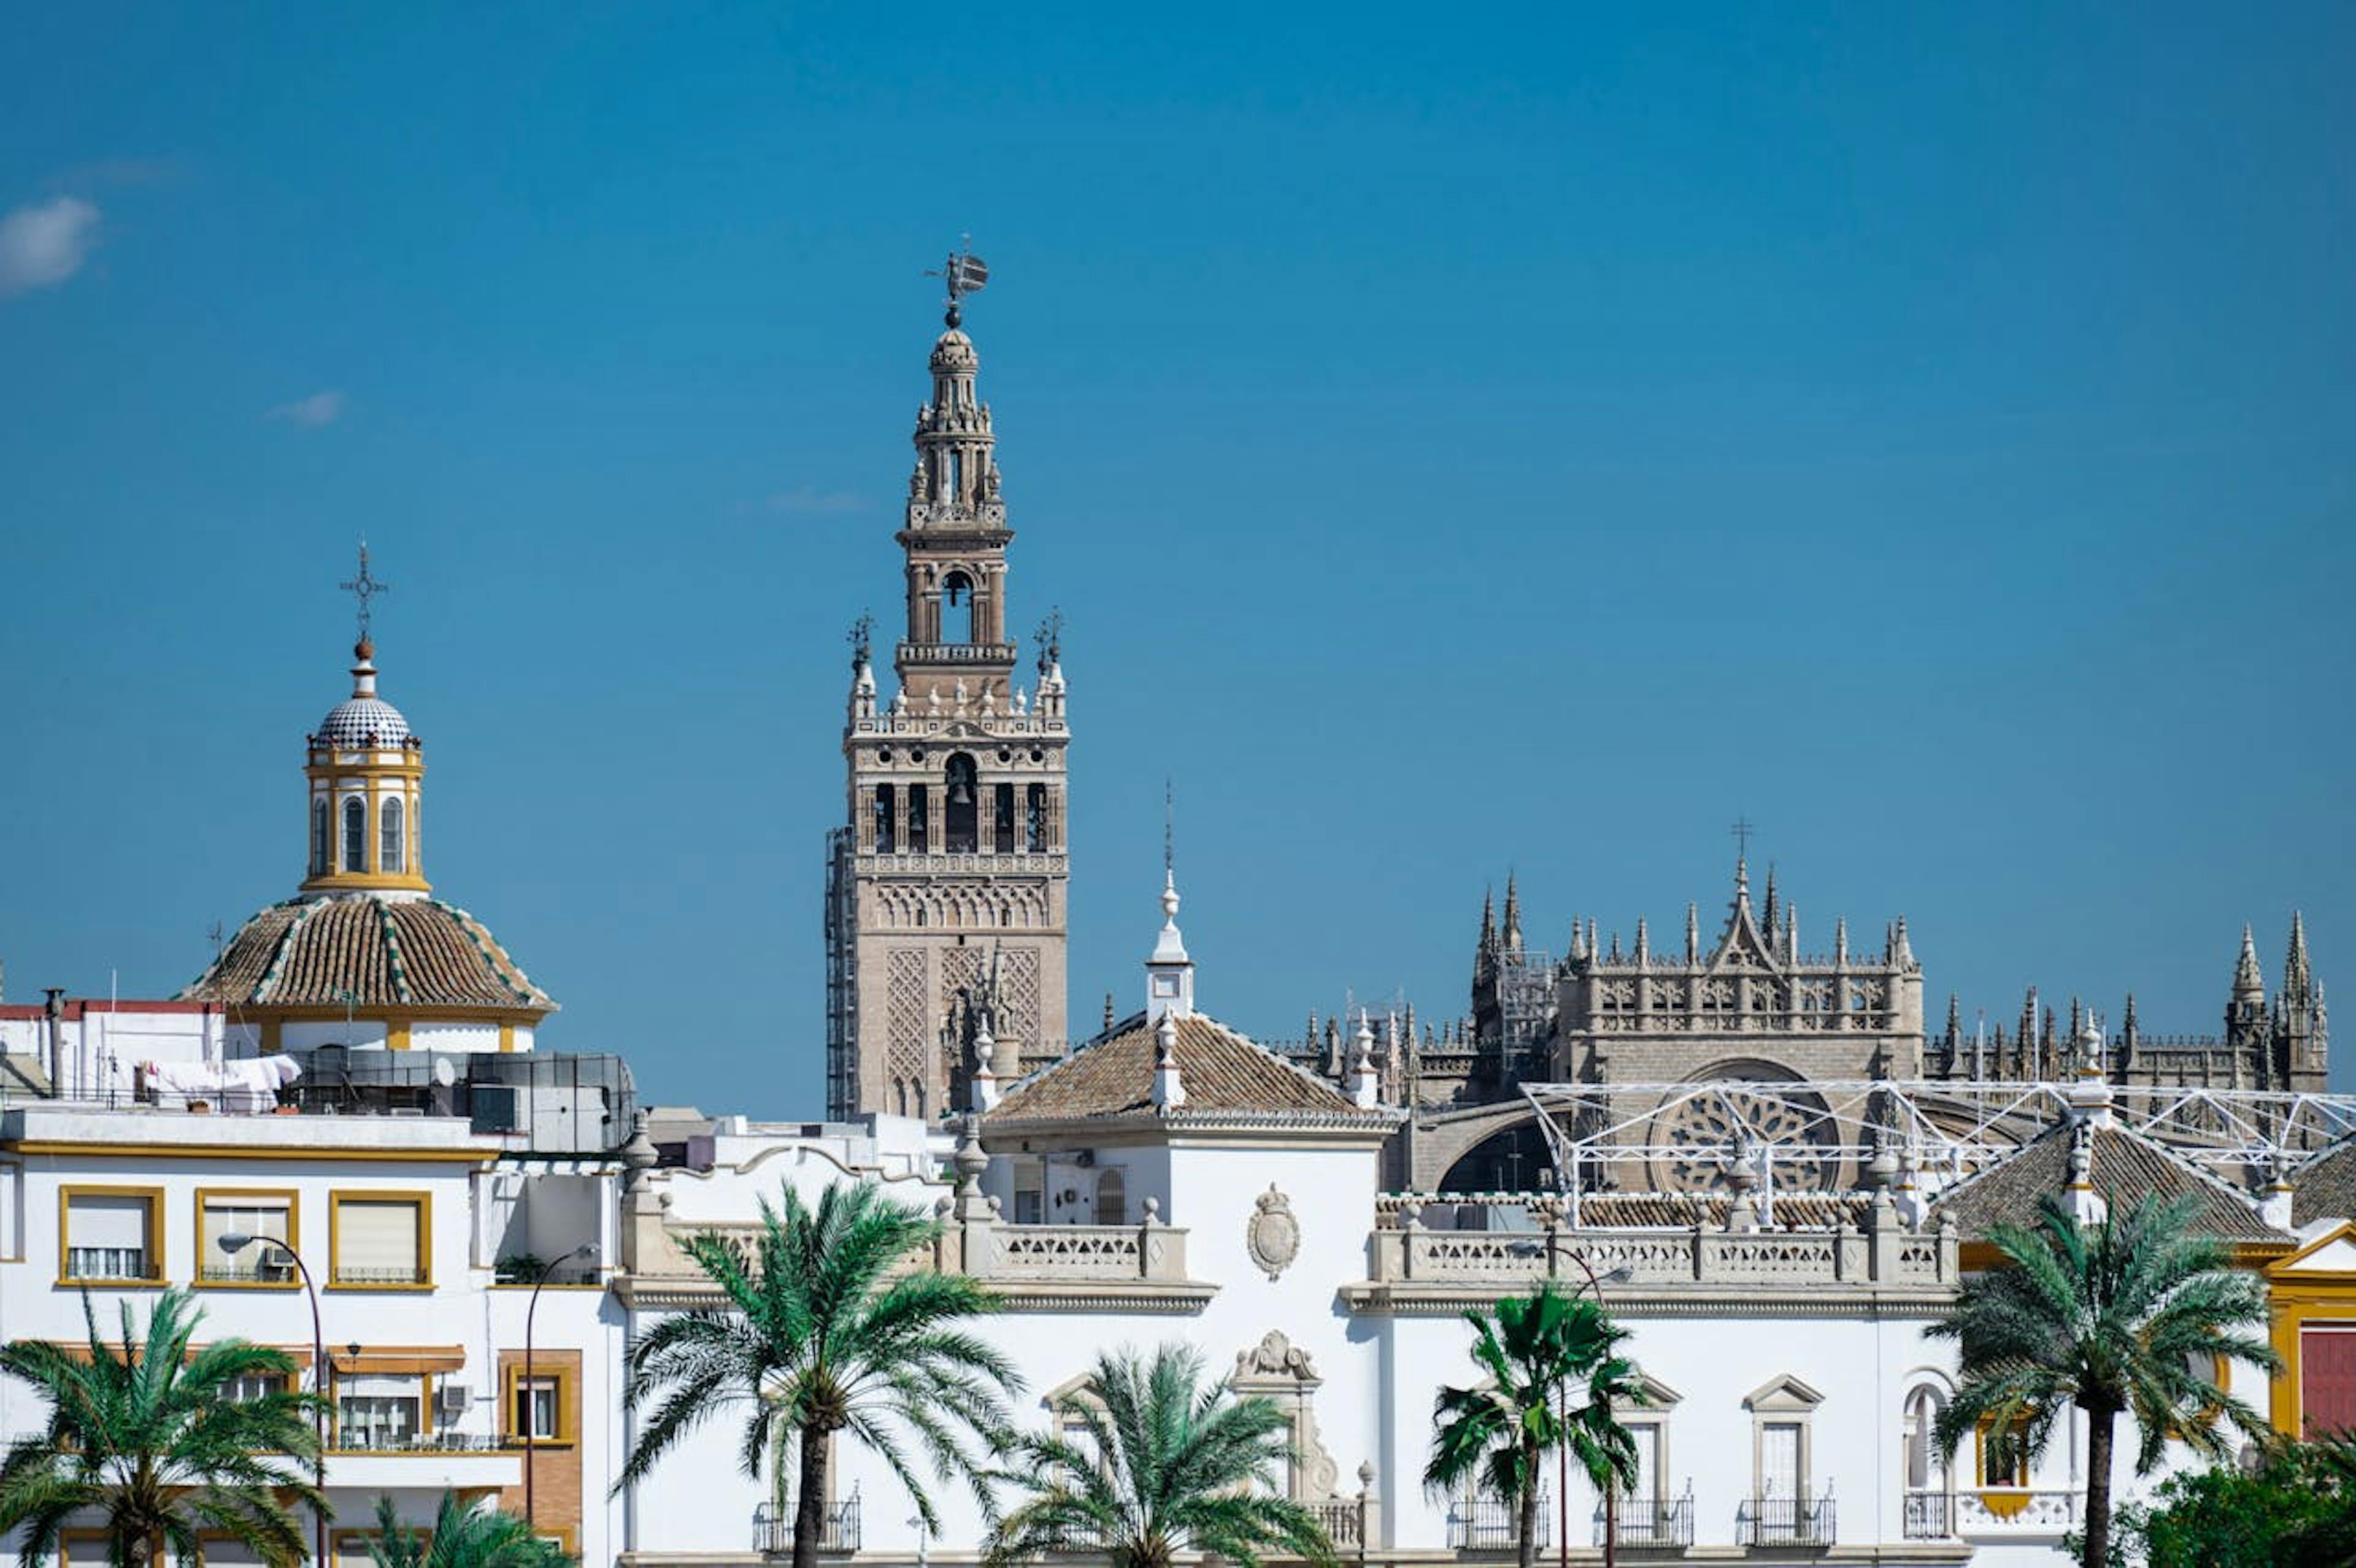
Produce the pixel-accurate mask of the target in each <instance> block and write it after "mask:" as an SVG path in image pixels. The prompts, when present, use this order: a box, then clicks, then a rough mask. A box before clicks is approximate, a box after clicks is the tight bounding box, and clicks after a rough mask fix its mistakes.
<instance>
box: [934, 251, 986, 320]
mask: <svg viewBox="0 0 2356 1568" xmlns="http://www.w3.org/2000/svg"><path fill="white" fill-rule="evenodd" d="M925 276H926V277H928V278H938V279H940V280H941V282H942V283H943V284H944V285H945V286H946V287H947V288H948V293H949V300H948V304H949V309H948V315H946V316H945V317H943V318H942V319H943V320H945V321H947V322H948V324H949V325H951V326H956V325H958V323H959V322H962V321H963V320H964V319H965V313H964V311H963V310H962V309H960V308H959V307H958V301H959V300H961V299H963V298H964V297H965V296H966V295H968V294H978V293H980V292H981V289H982V285H983V284H984V283H989V282H990V267H989V265H988V264H987V263H986V262H984V261H982V259H981V258H980V257H979V256H977V255H975V254H974V253H973V236H972V235H970V234H965V235H960V236H959V237H958V248H957V249H956V250H954V251H950V252H949V256H948V261H943V262H942V263H941V265H940V269H939V270H938V271H937V272H932V271H928V272H926V273H925Z"/></svg>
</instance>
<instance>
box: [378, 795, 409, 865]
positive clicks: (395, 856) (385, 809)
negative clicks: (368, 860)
mask: <svg viewBox="0 0 2356 1568" xmlns="http://www.w3.org/2000/svg"><path fill="white" fill-rule="evenodd" d="M401 827H402V814H401V797H400V796H399V795H387V796H385V798H384V801H383V803H382V804H381V805H379V806H378V807H377V865H378V867H379V868H380V869H382V870H383V871H384V872H385V874H386V875H388V876H396V877H397V876H399V875H401V873H402V871H404V870H406V869H408V866H407V863H406V861H405V860H404V859H403V849H402V832H401Z"/></svg>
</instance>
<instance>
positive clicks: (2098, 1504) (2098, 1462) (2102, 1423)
mask: <svg viewBox="0 0 2356 1568" xmlns="http://www.w3.org/2000/svg"><path fill="white" fill-rule="evenodd" d="M2117 1419H2118V1413H2117V1412H2116V1411H2114V1410H2110V1409H2106V1408H2101V1409H2098V1408H2094V1407H2092V1406H2090V1407H2088V1409H2087V1411H2086V1559H2085V1568H2106V1564H2108V1563H2109V1562H2110V1560H2111V1424H2112V1423H2113V1422H2115V1420H2117Z"/></svg>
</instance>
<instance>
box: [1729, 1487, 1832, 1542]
mask: <svg viewBox="0 0 2356 1568" xmlns="http://www.w3.org/2000/svg"><path fill="white" fill-rule="evenodd" d="M1734 1539H1735V1541H1736V1542H1737V1543H1738V1544H1740V1545H1743V1546H1830V1545H1831V1544H1832V1543H1833V1499H1830V1498H1750V1499H1745V1500H1744V1501H1743V1502H1742V1504H1741V1505H1740V1507H1739V1508H1737V1509H1735V1514H1734Z"/></svg>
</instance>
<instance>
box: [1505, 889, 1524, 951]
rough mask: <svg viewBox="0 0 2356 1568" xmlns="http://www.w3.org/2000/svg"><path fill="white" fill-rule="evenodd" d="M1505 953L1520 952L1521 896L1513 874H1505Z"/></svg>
mask: <svg viewBox="0 0 2356 1568" xmlns="http://www.w3.org/2000/svg"><path fill="white" fill-rule="evenodd" d="M1521 950H1522V894H1521V890H1520V889H1519V888H1518V887H1517V886H1516V885H1515V880H1514V873H1513V872H1511V871H1507V872H1506V873H1505V951H1506V952H1508V953H1519V952H1520V951H1521Z"/></svg>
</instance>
